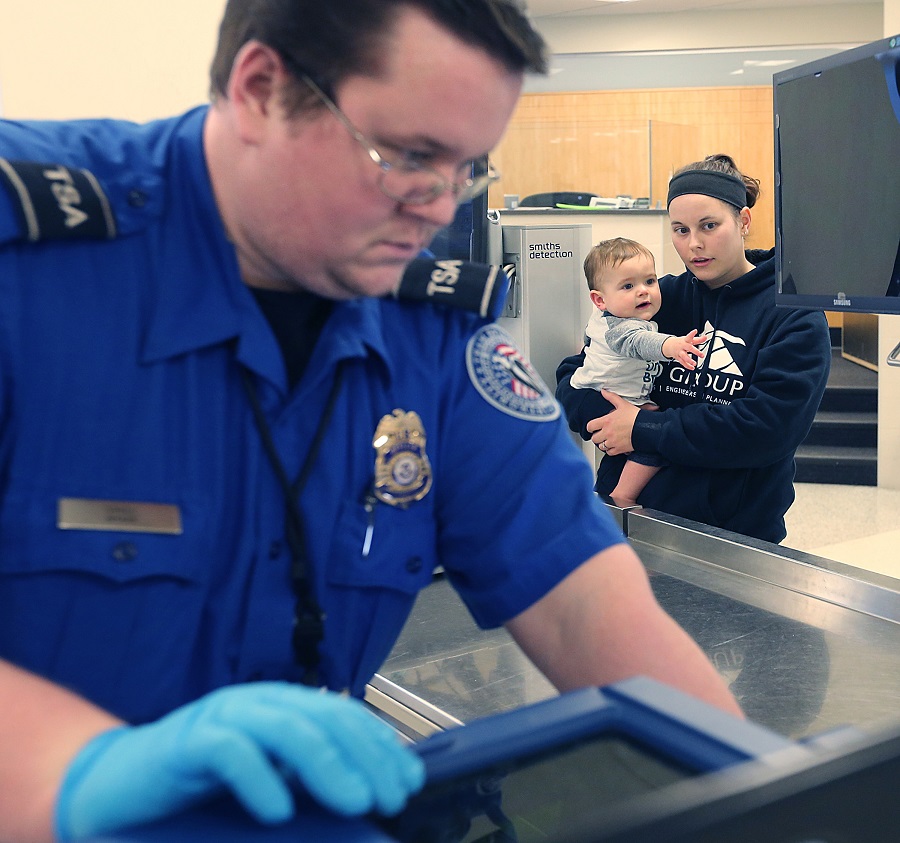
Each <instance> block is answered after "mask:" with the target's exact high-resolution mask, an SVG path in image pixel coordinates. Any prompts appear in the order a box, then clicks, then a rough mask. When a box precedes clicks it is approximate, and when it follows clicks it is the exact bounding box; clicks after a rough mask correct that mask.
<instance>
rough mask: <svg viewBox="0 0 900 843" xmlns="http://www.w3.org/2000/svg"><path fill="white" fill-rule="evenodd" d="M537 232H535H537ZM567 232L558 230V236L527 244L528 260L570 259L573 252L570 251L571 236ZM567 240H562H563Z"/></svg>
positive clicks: (571, 244)
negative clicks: (553, 238) (554, 238)
mask: <svg viewBox="0 0 900 843" xmlns="http://www.w3.org/2000/svg"><path fill="white" fill-rule="evenodd" d="M537 233H538V232H535V234H537ZM544 233H545V234H546V232H544ZM567 233H568V232H564V231H561V232H559V235H560V236H558V238H557V239H556V240H555V241H554V240H544V239H542V240H541V242H539V243H529V244H528V255H527V256H528V260H532V261H552V260H571V259H572V256H573V254H574V252H573V251H572V246H573V243H572V236H571V234H569V236H568V237H565V236H564V235H566V234H567ZM566 240H567V241H568V242H563V241H566Z"/></svg>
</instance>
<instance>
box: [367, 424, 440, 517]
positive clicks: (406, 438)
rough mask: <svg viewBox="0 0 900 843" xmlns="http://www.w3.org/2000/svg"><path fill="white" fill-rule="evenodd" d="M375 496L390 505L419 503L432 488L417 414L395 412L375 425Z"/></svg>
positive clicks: (373, 443)
mask: <svg viewBox="0 0 900 843" xmlns="http://www.w3.org/2000/svg"><path fill="white" fill-rule="evenodd" d="M372 447H373V448H374V449H375V497H376V498H378V500H380V501H381V502H382V503H388V504H390V505H391V506H400V507H405V506H408V505H409V504H411V503H412V502H413V501H420V500H422V498H424V497H425V495H427V494H428V490H429V489H430V488H431V464H430V463H429V462H428V455H427V454H426V453H425V428H424V427H423V425H422V419H420V418H419V415H418V413H415V412H413V411H410V412H408V413H407V412H404V411H403V410H394V412H393V413H391V415H389V416H383V417H382V419H381V421H380V422H378V428H377V429H376V431H375V437H374V438H373V439H372Z"/></svg>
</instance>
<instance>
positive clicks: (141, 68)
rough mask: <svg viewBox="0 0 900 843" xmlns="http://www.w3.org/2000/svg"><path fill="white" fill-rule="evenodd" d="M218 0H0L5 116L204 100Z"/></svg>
mask: <svg viewBox="0 0 900 843" xmlns="http://www.w3.org/2000/svg"><path fill="white" fill-rule="evenodd" d="M224 6H225V0H77V2H76V1H75V0H32V2H28V0H24V2H23V0H0V21H2V24H0V86H2V95H3V99H2V107H3V116H4V117H14V118H69V117H97V116H115V117H123V118H128V119H132V120H146V119H151V118H154V117H162V116H165V115H168V114H174V113H176V112H179V111H182V110H186V109H187V108H189V107H191V106H193V105H196V104H198V103H201V102H205V101H206V100H207V90H208V87H209V86H208V83H207V68H208V65H209V62H210V60H211V58H212V54H213V49H214V47H215V40H216V34H217V32H216V29H217V25H218V21H219V18H220V16H221V14H222V10H223V9H224Z"/></svg>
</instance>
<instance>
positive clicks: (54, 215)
mask: <svg viewBox="0 0 900 843" xmlns="http://www.w3.org/2000/svg"><path fill="white" fill-rule="evenodd" d="M2 187H6V188H7V189H8V192H9V196H10V199H11V201H12V205H13V209H14V210H15V211H16V213H17V215H18V217H19V221H20V224H21V226H22V228H23V235H22V239H27V240H28V241H29V242H31V243H35V242H38V241H40V240H81V239H85V238H90V239H100V240H102V239H112V238H114V237H115V236H116V233H117V226H116V218H115V213H114V211H113V208H112V205H111V204H110V202H109V200H108V198H107V196H106V193H104V191H103V187H102V186H101V184H100V182H99V181H98V180H97V178H96V177H95V176H94V174H93V173H91V172H90V171H88V170H83V169H76V168H73V167H66V166H63V165H62V164H46V163H41V162H37V161H10V160H8V159H5V158H0V188H2Z"/></svg>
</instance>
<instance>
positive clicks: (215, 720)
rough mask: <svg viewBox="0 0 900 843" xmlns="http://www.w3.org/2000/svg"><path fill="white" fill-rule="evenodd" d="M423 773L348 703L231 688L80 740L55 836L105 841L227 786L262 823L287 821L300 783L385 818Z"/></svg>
mask: <svg viewBox="0 0 900 843" xmlns="http://www.w3.org/2000/svg"><path fill="white" fill-rule="evenodd" d="M424 777H425V774H424V766H423V764H422V762H421V760H420V759H419V758H418V756H417V755H415V753H413V752H410V751H409V749H407V748H405V747H403V746H402V745H401V744H400V742H399V740H398V739H397V736H396V734H394V732H393V730H392V729H391V728H390V727H389V726H388V725H387V724H385V723H384V722H382V721H381V720H379V719H378V718H377V717H375V716H374V715H372V714H371V713H370V712H368V711H367V710H366V709H365V707H364V706H363V705H362V704H361V703H360V702H358V701H357V700H354V699H350V698H347V697H342V696H340V695H338V694H334V693H328V692H322V691H317V690H314V689H311V688H305V687H302V686H299V685H292V684H288V683H283V682H260V683H254V684H251V685H235V686H232V687H228V688H223V689H220V690H218V691H214V692H212V693H210V694H208V695H207V696H205V697H202V698H201V699H199V700H197V701H196V702H193V703H190V704H188V705H185V706H183V707H181V708H179V709H176V710H175V711H173V712H172V713H171V714H169V715H167V716H165V717H163V718H162V719H160V720H158V721H156V722H154V723H148V724H146V725H144V726H125V727H122V728H118V729H112V730H110V731H108V732H104V733H102V734H100V735H98V736H97V737H96V738H94V739H93V740H92V741H90V742H89V743H88V744H87V745H85V747H84V748H83V749H82V750H81V752H80V753H79V754H78V755H77V756H76V757H75V759H74V761H73V762H72V763H71V764H70V766H69V768H68V770H67V771H66V775H65V778H64V780H63V785H62V787H61V789H60V793H59V796H58V797H57V803H56V833H57V836H58V837H59V839H60V840H75V839H78V838H82V837H88V836H92V835H96V834H103V833H107V832H111V831H115V830H117V829H120V828H125V827H128V826H131V825H136V824H139V823H144V822H149V821H151V820H155V819H159V818H161V817H164V816H167V815H169V814H173V813H176V812H177V811H180V810H181V809H183V808H186V807H188V806H189V805H191V804H193V803H195V802H198V801H200V800H201V799H204V798H206V797H208V796H212V795H215V794H218V793H222V792H225V791H231V792H232V793H233V794H234V795H235V796H236V797H237V799H238V800H239V801H240V802H241V803H242V804H243V806H244V807H245V808H246V809H247V810H248V811H249V812H250V813H251V814H252V815H253V816H255V817H256V818H257V819H258V820H259V821H260V822H263V823H278V822H284V821H286V820H288V819H290V817H292V816H293V814H294V803H293V798H292V797H291V792H290V783H292V782H293V783H295V784H296V783H297V782H298V781H299V783H300V785H301V786H302V787H303V788H305V789H306V791H307V792H308V793H309V794H310V795H311V796H312V797H313V798H314V799H315V800H317V801H318V802H320V803H321V804H322V805H324V806H326V807H327V808H330V809H331V810H333V811H335V812H337V813H339V814H344V815H347V816H352V815H359V814H364V813H367V812H369V811H372V810H374V811H379V812H381V813H384V814H394V813H396V812H397V811H399V810H400V809H401V808H402V807H403V806H404V805H405V804H406V800H407V798H408V796H409V795H410V794H411V793H414V792H416V791H417V790H419V788H421V786H422V784H423V782H424Z"/></svg>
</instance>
